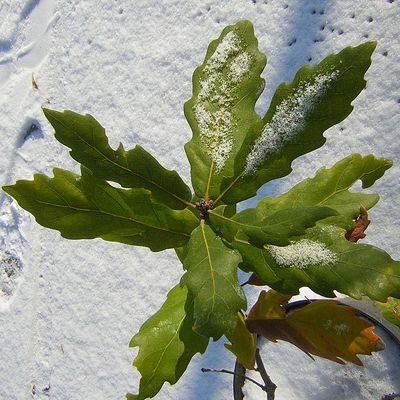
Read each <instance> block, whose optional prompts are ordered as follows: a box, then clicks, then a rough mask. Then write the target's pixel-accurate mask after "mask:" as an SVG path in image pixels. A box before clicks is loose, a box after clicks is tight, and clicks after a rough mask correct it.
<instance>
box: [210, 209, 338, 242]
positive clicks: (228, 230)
mask: <svg viewBox="0 0 400 400" xmlns="http://www.w3.org/2000/svg"><path fill="white" fill-rule="evenodd" d="M224 208H225V206H220V207H218V208H217V209H215V210H213V211H211V212H210V224H211V226H212V227H213V228H214V229H215V230H216V231H218V232H220V233H221V234H222V235H223V236H224V238H225V239H226V240H228V241H232V240H233V239H234V237H235V236H236V235H237V234H238V233H239V232H240V233H244V234H245V235H246V236H247V237H248V238H249V240H250V241H251V243H252V244H254V245H256V246H261V247H262V245H264V244H275V245H287V244H289V243H290V238H291V237H294V236H298V235H302V234H303V233H304V232H305V231H306V230H307V228H310V227H312V226H314V225H315V224H316V222H317V221H320V220H322V219H324V218H327V217H330V216H333V215H336V214H337V213H336V211H335V210H333V209H331V208H328V207H297V208H287V209H280V210H278V211H276V212H274V213H272V214H269V215H267V216H265V217H264V216H262V217H261V218H260V215H259V213H257V210H255V209H247V210H244V211H241V212H240V213H238V214H236V215H234V216H233V217H232V218H228V217H225V216H224V215H223V210H224Z"/></svg>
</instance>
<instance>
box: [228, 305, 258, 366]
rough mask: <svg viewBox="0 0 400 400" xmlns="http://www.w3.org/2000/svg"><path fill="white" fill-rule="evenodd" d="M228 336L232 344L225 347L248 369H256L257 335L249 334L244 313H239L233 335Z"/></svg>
mask: <svg viewBox="0 0 400 400" xmlns="http://www.w3.org/2000/svg"><path fill="white" fill-rule="evenodd" d="M226 336H227V338H228V339H229V341H230V342H231V344H225V347H226V348H227V349H228V350H229V351H231V352H232V353H233V354H234V355H235V356H236V358H237V359H238V361H239V362H240V363H241V364H242V365H243V366H244V367H245V368H246V369H254V366H255V361H256V348H257V335H256V334H255V333H250V332H249V330H248V329H247V327H246V323H245V320H244V316H243V314H242V313H238V320H237V325H236V328H235V330H234V332H233V333H232V335H226Z"/></svg>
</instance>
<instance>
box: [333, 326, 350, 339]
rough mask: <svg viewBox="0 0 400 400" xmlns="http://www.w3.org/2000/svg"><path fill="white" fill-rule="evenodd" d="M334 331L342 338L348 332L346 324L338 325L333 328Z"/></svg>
mask: <svg viewBox="0 0 400 400" xmlns="http://www.w3.org/2000/svg"><path fill="white" fill-rule="evenodd" d="M334 330H335V332H336V334H337V335H339V336H342V335H344V334H346V333H347V332H348V331H349V327H348V326H347V325H346V324H338V325H335V326H334Z"/></svg>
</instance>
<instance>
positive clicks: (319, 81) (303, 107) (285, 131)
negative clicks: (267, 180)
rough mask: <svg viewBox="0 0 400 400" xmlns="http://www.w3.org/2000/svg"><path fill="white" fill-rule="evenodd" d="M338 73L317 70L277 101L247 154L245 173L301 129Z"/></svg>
mask: <svg viewBox="0 0 400 400" xmlns="http://www.w3.org/2000/svg"><path fill="white" fill-rule="evenodd" d="M338 75H339V72H338V71H332V72H330V73H328V74H325V73H320V74H318V75H316V77H315V79H314V80H313V81H312V82H310V81H308V82H304V83H301V84H300V85H299V86H298V87H297V88H295V89H294V91H293V93H292V95H291V96H289V97H288V98H287V99H285V100H283V101H282V102H281V103H280V104H279V105H278V107H277V108H276V110H275V113H274V116H273V117H272V120H271V121H270V122H268V123H267V124H266V125H265V127H264V129H263V130H262V132H261V136H260V137H259V138H258V139H257V140H256V142H255V143H254V146H253V148H252V149H251V151H250V153H249V154H248V156H247V159H246V167H245V175H250V174H253V173H255V172H256V171H257V169H258V168H259V167H260V165H261V164H262V163H263V162H264V160H265V158H266V157H267V156H270V155H272V154H275V153H278V152H279V151H280V150H281V149H282V147H283V146H284V145H285V144H287V143H289V142H291V141H292V140H293V139H294V138H295V137H296V135H297V134H298V133H300V132H301V131H302V130H303V129H304V127H305V122H306V119H307V117H308V115H309V114H310V113H311V112H312V111H313V109H314V107H315V106H316V105H317V104H318V103H319V102H320V100H321V99H322V97H323V96H324V95H325V93H326V91H327V90H328V88H329V86H330V84H331V83H332V82H333V81H334V80H335V79H336V78H337V76H338Z"/></svg>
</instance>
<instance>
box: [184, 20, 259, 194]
mask: <svg viewBox="0 0 400 400" xmlns="http://www.w3.org/2000/svg"><path fill="white" fill-rule="evenodd" d="M265 64H266V57H265V55H264V54H262V53H261V52H260V51H259V50H258V42H257V39H256V37H255V36H254V30H253V25H252V24H251V23H250V22H249V21H240V22H238V23H237V24H235V25H230V26H227V27H226V28H225V29H224V30H223V31H222V33H221V36H220V37H219V38H218V39H217V40H214V41H213V42H211V44H210V46H209V47H208V50H207V54H206V57H205V60H204V62H203V64H202V65H200V67H198V68H197V69H196V70H195V72H194V74H193V96H192V98H191V99H190V100H189V101H188V102H186V103H185V108H184V109H185V116H186V119H187V120H188V122H189V124H190V127H191V128H192V131H193V138H192V140H190V142H188V143H187V144H186V145H185V150H186V154H187V156H188V159H189V162H190V165H191V171H192V172H191V176H192V183H193V187H194V190H195V193H196V194H197V195H198V196H199V197H200V198H205V199H208V198H212V199H215V198H216V197H217V196H218V195H219V194H220V193H221V190H220V187H221V182H222V180H223V179H224V177H230V176H233V175H234V172H235V158H236V155H237V154H238V152H239V150H240V148H241V147H242V145H243V142H244V140H245V138H246V136H247V135H248V134H249V133H250V132H251V131H253V130H255V129H257V130H259V129H260V126H261V124H262V120H261V118H260V117H259V116H258V114H257V113H256V112H255V108H254V107H255V103H256V101H257V99H258V97H259V96H260V94H261V93H262V90H263V88H264V79H263V78H261V77H260V74H261V72H262V70H263V69H264V66H265Z"/></svg>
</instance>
